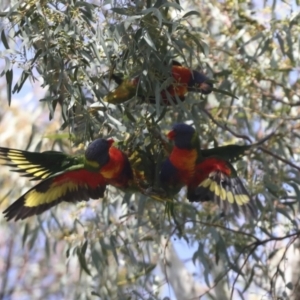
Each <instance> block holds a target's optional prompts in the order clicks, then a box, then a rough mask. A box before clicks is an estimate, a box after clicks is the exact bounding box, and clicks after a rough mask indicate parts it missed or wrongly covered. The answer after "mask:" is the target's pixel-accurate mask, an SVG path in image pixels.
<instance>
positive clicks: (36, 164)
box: [0, 138, 132, 220]
mask: <svg viewBox="0 0 300 300" xmlns="http://www.w3.org/2000/svg"><path fill="white" fill-rule="evenodd" d="M113 142H114V141H113V140H112V139H108V140H105V139H101V138H100V139H96V140H95V141H93V142H92V143H90V144H89V146H88V148H87V149H86V151H85V154H84V155H81V156H69V155H66V154H64V153H62V152H56V151H46V152H42V153H35V152H28V151H22V150H16V149H8V148H0V157H1V158H2V159H4V160H6V161H7V162H8V163H7V165H9V166H11V167H13V168H14V169H15V170H14V171H17V172H21V173H23V174H24V176H27V177H31V178H32V179H33V180H37V179H40V180H42V181H41V182H40V183H39V184H37V185H36V186H34V187H33V188H31V189H30V190H29V191H27V192H26V193H25V194H24V195H22V196H21V197H20V198H19V199H18V200H16V201H15V202H14V203H13V204H11V205H10V206H9V207H8V208H7V209H6V210H5V211H4V214H5V217H6V218H7V220H11V219H15V220H18V219H25V218H27V217H30V216H32V215H38V214H41V213H42V212H44V211H46V210H48V209H49V208H51V207H53V206H55V205H57V204H58V203H60V202H62V201H66V202H76V201H82V200H85V201H87V200H88V199H89V198H92V199H98V198H101V197H103V195H104V192H105V188H106V185H107V184H112V185H114V186H117V187H122V188H123V187H124V188H125V187H127V185H128V184H129V182H130V181H131V180H132V170H131V168H130V164H129V162H128V159H127V157H126V155H125V154H124V153H123V152H122V151H120V150H119V149H117V148H115V147H113V146H112V144H113ZM102 172H103V173H102Z"/></svg>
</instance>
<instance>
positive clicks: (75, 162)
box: [0, 147, 84, 180]
mask: <svg viewBox="0 0 300 300" xmlns="http://www.w3.org/2000/svg"><path fill="white" fill-rule="evenodd" d="M0 158H1V159H4V160H5V161H6V162H7V163H6V164H5V165H7V166H10V167H12V168H13V169H12V171H14V172H19V173H23V176H25V177H30V178H31V180H41V179H46V178H49V177H51V176H53V175H57V174H60V173H62V172H65V171H66V170H77V169H80V168H83V166H84V156H69V155H66V154H64V153H62V152H58V151H45V152H41V153H39V152H29V151H23V150H17V149H9V148H3V147H0Z"/></svg>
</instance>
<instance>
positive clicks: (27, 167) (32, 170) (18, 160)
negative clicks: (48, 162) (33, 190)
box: [7, 150, 51, 179]
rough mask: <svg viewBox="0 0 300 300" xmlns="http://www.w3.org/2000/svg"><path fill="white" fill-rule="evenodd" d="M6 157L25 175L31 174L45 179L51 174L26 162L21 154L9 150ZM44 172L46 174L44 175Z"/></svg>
mask: <svg viewBox="0 0 300 300" xmlns="http://www.w3.org/2000/svg"><path fill="white" fill-rule="evenodd" d="M7 157H8V158H9V159H10V160H11V162H13V163H14V164H15V165H16V167H17V168H19V169H21V170H24V171H25V172H26V173H29V174H32V175H34V176H36V177H40V178H42V179H45V178H47V177H48V176H49V175H50V174H51V173H50V172H46V171H47V170H46V169H44V168H43V167H41V166H39V165H33V164H31V163H30V162H28V161H27V160H26V158H25V157H24V156H23V154H22V153H20V152H18V151H14V150H10V151H9V152H8V153H7ZM45 172H46V173H45Z"/></svg>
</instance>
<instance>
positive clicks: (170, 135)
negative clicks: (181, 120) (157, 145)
mask: <svg viewBox="0 0 300 300" xmlns="http://www.w3.org/2000/svg"><path fill="white" fill-rule="evenodd" d="M167 137H168V139H169V140H174V138H175V131H174V130H171V131H170V132H169V133H168V134H167Z"/></svg>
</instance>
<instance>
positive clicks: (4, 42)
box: [1, 29, 9, 49]
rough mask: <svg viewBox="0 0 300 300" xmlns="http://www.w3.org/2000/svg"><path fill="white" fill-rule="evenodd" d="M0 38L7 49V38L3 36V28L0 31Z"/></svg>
mask: <svg viewBox="0 0 300 300" xmlns="http://www.w3.org/2000/svg"><path fill="white" fill-rule="evenodd" d="M1 40H2V42H3V45H4V47H5V48H6V49H9V45H8V42H7V39H6V36H5V31H4V29H3V30H2V32H1Z"/></svg>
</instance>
